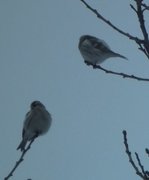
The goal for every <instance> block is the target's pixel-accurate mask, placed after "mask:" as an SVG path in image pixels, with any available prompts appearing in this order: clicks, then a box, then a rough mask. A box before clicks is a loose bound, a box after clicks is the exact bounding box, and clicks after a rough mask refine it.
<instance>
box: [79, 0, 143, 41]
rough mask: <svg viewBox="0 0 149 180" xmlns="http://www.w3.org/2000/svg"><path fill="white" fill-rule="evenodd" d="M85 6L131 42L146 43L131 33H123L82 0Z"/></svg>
mask: <svg viewBox="0 0 149 180" xmlns="http://www.w3.org/2000/svg"><path fill="white" fill-rule="evenodd" d="M80 1H81V2H82V3H83V4H85V6H86V7H87V8H88V9H89V10H90V11H92V12H93V13H94V14H95V15H96V16H97V17H98V18H99V19H101V20H102V21H104V22H105V23H106V24H108V25H109V26H111V27H112V28H113V29H115V30H116V31H117V32H119V33H121V34H122V35H124V36H126V37H128V38H129V39H131V40H134V41H135V42H140V43H144V41H143V40H142V39H139V38H138V37H134V36H132V35H130V34H129V33H126V32H124V31H122V30H121V29H119V28H117V27H116V26H115V25H113V24H112V23H111V22H110V21H109V20H107V19H106V18H104V17H103V16H102V15H101V14H100V13H99V12H98V11H97V10H96V9H93V8H92V7H91V6H90V5H89V4H88V3H87V2H86V1H85V0H80Z"/></svg>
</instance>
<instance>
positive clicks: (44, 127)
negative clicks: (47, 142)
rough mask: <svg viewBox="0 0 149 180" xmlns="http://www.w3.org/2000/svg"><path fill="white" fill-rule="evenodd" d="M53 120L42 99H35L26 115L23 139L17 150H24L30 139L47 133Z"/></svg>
mask: <svg viewBox="0 0 149 180" xmlns="http://www.w3.org/2000/svg"><path fill="white" fill-rule="evenodd" d="M51 122H52V118H51V114H50V113H49V112H48V111H47V110H46V108H45V106H44V105H43V104H42V103H41V102H40V101H33V102H32V103H31V105H30V111H29V112H28V113H27V114H26V116H25V120H24V124H23V130H22V141H21V143H20V144H19V146H18V147H17V150H18V149H21V151H24V150H25V146H26V144H27V142H28V141H31V140H32V139H33V138H35V137H38V136H40V135H43V134H45V133H46V132H47V131H48V130H49V128H50V126H51Z"/></svg>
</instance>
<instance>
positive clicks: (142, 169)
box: [135, 152, 147, 179]
mask: <svg viewBox="0 0 149 180" xmlns="http://www.w3.org/2000/svg"><path fill="white" fill-rule="evenodd" d="M135 155H136V159H137V161H138V165H139V166H140V169H141V171H142V174H143V175H144V177H145V179H147V176H146V172H145V170H144V166H143V165H142V163H141V160H140V158H139V155H138V153H136V152H135Z"/></svg>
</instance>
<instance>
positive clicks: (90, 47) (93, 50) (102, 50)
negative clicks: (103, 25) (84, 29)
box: [78, 35, 127, 66]
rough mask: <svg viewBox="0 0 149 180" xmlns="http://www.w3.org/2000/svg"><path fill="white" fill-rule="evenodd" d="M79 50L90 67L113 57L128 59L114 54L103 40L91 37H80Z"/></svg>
mask: <svg viewBox="0 0 149 180" xmlns="http://www.w3.org/2000/svg"><path fill="white" fill-rule="evenodd" d="M78 48H79V50H80V53H81V55H82V56H83V58H84V62H85V63H86V64H88V65H93V66H95V65H98V64H101V63H102V62H104V61H105V60H106V59H108V58H111V57H120V58H123V59H127V58H126V57H125V56H122V55H121V54H118V53H115V52H113V51H112V50H111V49H110V47H109V46H108V45H107V44H106V42H104V41H103V40H101V39H98V38H96V37H94V36H90V35H83V36H81V37H80V41H79V45H78Z"/></svg>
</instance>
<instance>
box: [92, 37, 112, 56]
mask: <svg viewBox="0 0 149 180" xmlns="http://www.w3.org/2000/svg"><path fill="white" fill-rule="evenodd" d="M90 42H91V44H92V46H93V47H94V48H95V49H97V50H100V51H102V52H105V53H106V52H109V51H110V47H109V45H108V44H107V43H106V42H105V41H103V40H101V39H97V38H96V39H90Z"/></svg>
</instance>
